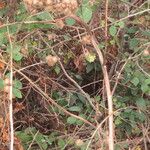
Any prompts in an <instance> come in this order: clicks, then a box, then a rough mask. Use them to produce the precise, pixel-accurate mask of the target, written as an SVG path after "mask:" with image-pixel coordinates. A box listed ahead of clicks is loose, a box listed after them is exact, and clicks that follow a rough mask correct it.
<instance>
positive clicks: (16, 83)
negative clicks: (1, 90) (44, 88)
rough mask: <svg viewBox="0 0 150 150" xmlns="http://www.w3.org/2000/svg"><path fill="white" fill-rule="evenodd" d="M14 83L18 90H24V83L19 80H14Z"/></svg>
mask: <svg viewBox="0 0 150 150" xmlns="http://www.w3.org/2000/svg"><path fill="white" fill-rule="evenodd" d="M13 82H14V85H13V86H14V87H15V88H16V89H22V83H21V82H20V81H19V80H14V81H13Z"/></svg>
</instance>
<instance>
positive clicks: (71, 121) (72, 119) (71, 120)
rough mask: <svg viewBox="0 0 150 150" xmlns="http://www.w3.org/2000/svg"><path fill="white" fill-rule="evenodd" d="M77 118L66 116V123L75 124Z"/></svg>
mask: <svg viewBox="0 0 150 150" xmlns="http://www.w3.org/2000/svg"><path fill="white" fill-rule="evenodd" d="M76 121H77V119H76V118H75V117H68V118H67V123H69V124H75V123H76Z"/></svg>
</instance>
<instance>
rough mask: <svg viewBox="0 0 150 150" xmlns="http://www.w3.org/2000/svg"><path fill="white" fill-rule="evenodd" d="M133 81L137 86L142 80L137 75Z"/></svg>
mask: <svg viewBox="0 0 150 150" xmlns="http://www.w3.org/2000/svg"><path fill="white" fill-rule="evenodd" d="M131 82H132V83H133V84H134V85H135V86H137V85H138V84H139V82H140V81H139V79H138V78H137V77H134V78H133V79H132V80H131Z"/></svg>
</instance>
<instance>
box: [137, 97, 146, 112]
mask: <svg viewBox="0 0 150 150" xmlns="http://www.w3.org/2000/svg"><path fill="white" fill-rule="evenodd" d="M136 105H137V106H138V107H139V108H140V109H143V110H146V102H145V100H144V99H143V98H138V99H136Z"/></svg>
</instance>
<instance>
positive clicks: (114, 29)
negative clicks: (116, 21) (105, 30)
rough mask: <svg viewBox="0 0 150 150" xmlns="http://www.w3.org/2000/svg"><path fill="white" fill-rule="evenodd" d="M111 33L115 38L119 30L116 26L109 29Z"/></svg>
mask: <svg viewBox="0 0 150 150" xmlns="http://www.w3.org/2000/svg"><path fill="white" fill-rule="evenodd" d="M109 33H110V35H111V36H115V35H116V34H117V28H116V26H111V27H110V28H109Z"/></svg>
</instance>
